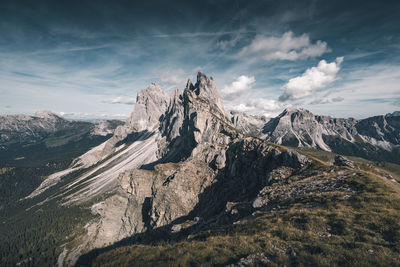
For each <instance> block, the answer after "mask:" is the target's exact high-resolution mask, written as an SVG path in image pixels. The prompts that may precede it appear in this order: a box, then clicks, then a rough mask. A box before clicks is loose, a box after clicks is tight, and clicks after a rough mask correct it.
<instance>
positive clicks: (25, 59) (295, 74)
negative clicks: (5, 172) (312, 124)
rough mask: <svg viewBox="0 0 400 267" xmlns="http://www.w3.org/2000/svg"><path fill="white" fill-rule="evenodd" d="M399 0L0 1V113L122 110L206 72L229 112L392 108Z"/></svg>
mask: <svg viewBox="0 0 400 267" xmlns="http://www.w3.org/2000/svg"><path fill="white" fill-rule="evenodd" d="M399 14H400V1H384V0H380V1H369V0H364V1H352V0H346V1H341V0H338V1H327V0H306V1H276V0H273V1H269V0H268V1H262V0H259V1H235V0H229V1H217V0H203V1H153V0H146V1H118V0H115V1H102V0H98V1H87V0H80V1H73V0H71V1H65V2H64V1H51V0H48V1H41V0H36V1H18V0H12V1H8V0H2V1H0V96H1V97H0V114H16V113H25V114H33V113H34V112H35V111H37V110H42V109H47V110H52V111H54V112H58V113H60V114H62V115H64V116H65V117H67V118H71V119H92V118H104V119H105V118H107V119H113V118H117V119H124V118H126V117H127V116H129V114H130V113H131V112H132V110H133V108H134V103H135V99H136V94H137V92H138V91H140V90H142V89H145V88H146V87H148V85H149V84H150V83H151V82H156V83H158V84H160V86H161V87H162V88H164V89H165V90H167V91H168V92H172V90H173V89H174V88H175V87H178V88H180V89H181V90H183V89H184V87H185V84H186V81H187V79H188V78H190V79H192V80H195V78H196V74H197V72H198V71H202V72H204V73H205V74H206V75H208V76H212V77H213V79H214V81H215V83H216V85H217V87H218V89H219V90H220V92H221V95H222V97H223V102H224V105H225V107H226V109H228V110H237V111H243V112H247V113H250V114H258V115H265V116H267V117H270V116H276V115H277V114H279V113H280V112H281V111H282V110H283V109H284V108H287V107H294V108H300V107H301V108H306V109H308V110H310V111H311V112H313V113H315V114H321V115H330V116H333V117H354V118H366V117H369V116H373V115H379V114H386V113H389V112H393V111H395V110H400V15H399Z"/></svg>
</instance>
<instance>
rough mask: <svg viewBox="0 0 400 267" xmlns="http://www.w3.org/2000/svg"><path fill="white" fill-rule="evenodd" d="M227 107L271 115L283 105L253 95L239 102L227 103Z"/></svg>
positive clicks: (278, 111) (281, 108)
mask: <svg viewBox="0 0 400 267" xmlns="http://www.w3.org/2000/svg"><path fill="white" fill-rule="evenodd" d="M286 106H288V105H286ZM228 108H229V109H230V110H234V111H240V112H246V113H249V114H256V115H264V116H265V117H273V116H276V115H278V114H279V113H280V112H282V110H283V109H284V108H285V105H284V104H282V103H280V102H277V101H275V100H271V99H265V98H259V97H257V98H255V97H253V98H251V99H247V100H244V101H242V102H240V103H228Z"/></svg>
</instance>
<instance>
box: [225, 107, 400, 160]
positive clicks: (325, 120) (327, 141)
mask: <svg viewBox="0 0 400 267" xmlns="http://www.w3.org/2000/svg"><path fill="white" fill-rule="evenodd" d="M399 115H400V112H394V113H391V114H387V115H380V116H374V117H370V118H366V119H362V120H356V119H352V118H349V119H341V118H332V117H329V116H320V115H314V114H312V113H311V112H310V111H308V110H305V109H285V110H284V111H283V112H282V113H281V114H280V115H278V116H277V117H275V118H272V119H270V120H269V121H268V122H267V123H265V124H264V125H263V126H262V127H260V126H259V125H261V124H262V123H264V120H260V119H258V120H257V119H256V118H255V117H250V118H249V117H248V116H245V115H242V117H240V119H239V120H237V119H236V120H235V119H233V120H232V121H233V122H234V123H235V126H236V127H237V128H238V129H240V130H242V131H243V132H244V133H246V134H250V135H253V136H257V137H260V138H262V139H266V140H268V141H270V142H274V143H277V144H281V145H285V146H291V147H300V148H315V149H320V150H325V151H332V152H335V153H339V154H344V155H349V156H359V157H364V158H367V159H371V160H377V161H390V162H395V163H399V162H400V116H399ZM249 125H251V127H249ZM256 129H258V131H257V130H256Z"/></svg>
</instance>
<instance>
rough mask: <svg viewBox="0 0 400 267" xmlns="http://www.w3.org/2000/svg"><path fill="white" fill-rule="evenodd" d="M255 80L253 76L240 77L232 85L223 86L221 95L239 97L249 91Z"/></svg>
mask: <svg viewBox="0 0 400 267" xmlns="http://www.w3.org/2000/svg"><path fill="white" fill-rule="evenodd" d="M255 82H256V79H255V78H254V76H246V75H241V76H239V77H238V78H236V80H235V81H234V82H232V84H230V85H225V86H224V88H223V89H222V93H223V95H224V96H226V97H228V96H232V95H239V94H241V93H243V92H246V91H248V90H250V89H251V87H252V86H253V85H254V84H255Z"/></svg>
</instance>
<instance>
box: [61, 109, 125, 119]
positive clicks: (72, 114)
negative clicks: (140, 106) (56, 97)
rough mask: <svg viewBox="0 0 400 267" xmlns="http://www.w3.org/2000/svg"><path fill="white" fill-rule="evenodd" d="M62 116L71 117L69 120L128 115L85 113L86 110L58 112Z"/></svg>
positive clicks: (115, 117) (111, 117) (112, 117)
mask: <svg viewBox="0 0 400 267" xmlns="http://www.w3.org/2000/svg"><path fill="white" fill-rule="evenodd" d="M58 114H59V115H61V116H62V117H64V118H67V119H71V120H86V119H120V120H123V119H126V118H127V117H128V116H129V115H127V114H122V113H117V114H106V113H101V114H94V113H87V112H63V111H61V112H58Z"/></svg>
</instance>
